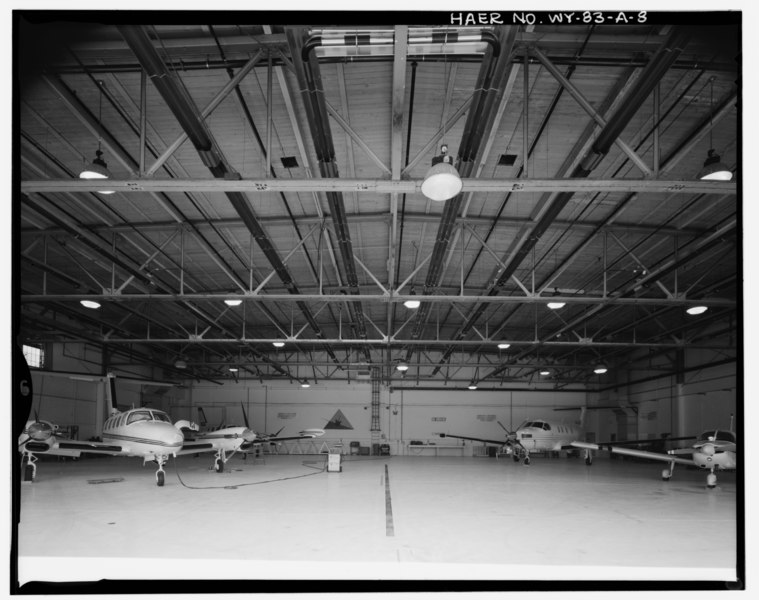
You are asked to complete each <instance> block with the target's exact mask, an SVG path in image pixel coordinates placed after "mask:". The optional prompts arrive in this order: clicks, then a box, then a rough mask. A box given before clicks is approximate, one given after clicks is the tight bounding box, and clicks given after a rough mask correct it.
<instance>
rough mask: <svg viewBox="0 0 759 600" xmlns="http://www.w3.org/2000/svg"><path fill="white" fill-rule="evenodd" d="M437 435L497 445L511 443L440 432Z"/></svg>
mask: <svg viewBox="0 0 759 600" xmlns="http://www.w3.org/2000/svg"><path fill="white" fill-rule="evenodd" d="M439 435H440V437H441V438H445V437H449V438H456V439H457V440H470V441H472V442H483V443H485V444H497V445H499V446H505V445H506V444H509V443H511V442H510V440H486V439H483V438H476V437H466V436H464V435H452V434H450V433H441V434H439Z"/></svg>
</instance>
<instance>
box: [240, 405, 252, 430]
mask: <svg viewBox="0 0 759 600" xmlns="http://www.w3.org/2000/svg"><path fill="white" fill-rule="evenodd" d="M240 408H242V418H243V420H244V421H245V427H246V428H247V429H250V425H249V424H248V415H247V414H245V405H244V404H243V403H242V402H240Z"/></svg>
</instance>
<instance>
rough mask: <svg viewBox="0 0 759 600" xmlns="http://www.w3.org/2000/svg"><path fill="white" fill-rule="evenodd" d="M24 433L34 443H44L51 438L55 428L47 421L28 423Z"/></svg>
mask: <svg viewBox="0 0 759 600" xmlns="http://www.w3.org/2000/svg"><path fill="white" fill-rule="evenodd" d="M24 433H25V434H26V435H28V436H29V437H30V438H31V439H33V440H34V441H35V442H44V441H46V440H49V439H50V438H51V437H53V434H54V433H55V427H54V426H53V425H52V424H51V423H48V422H47V421H29V422H28V423H27V424H26V428H25V429H24Z"/></svg>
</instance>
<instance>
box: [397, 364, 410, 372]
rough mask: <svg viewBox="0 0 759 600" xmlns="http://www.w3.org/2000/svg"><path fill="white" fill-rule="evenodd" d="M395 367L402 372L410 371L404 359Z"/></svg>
mask: <svg viewBox="0 0 759 600" xmlns="http://www.w3.org/2000/svg"><path fill="white" fill-rule="evenodd" d="M395 368H396V369H397V370H399V371H400V372H401V373H405V372H406V371H408V365H407V364H406V363H405V362H404V361H400V362H399V363H398V364H397V365H395Z"/></svg>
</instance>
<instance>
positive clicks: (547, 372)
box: [540, 369, 551, 377]
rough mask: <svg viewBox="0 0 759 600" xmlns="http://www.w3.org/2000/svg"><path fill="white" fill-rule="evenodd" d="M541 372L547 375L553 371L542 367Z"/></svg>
mask: <svg viewBox="0 0 759 600" xmlns="http://www.w3.org/2000/svg"><path fill="white" fill-rule="evenodd" d="M540 374H541V375H543V376H544V377H545V376H546V375H550V374H551V371H549V370H548V369H541V370H540Z"/></svg>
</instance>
